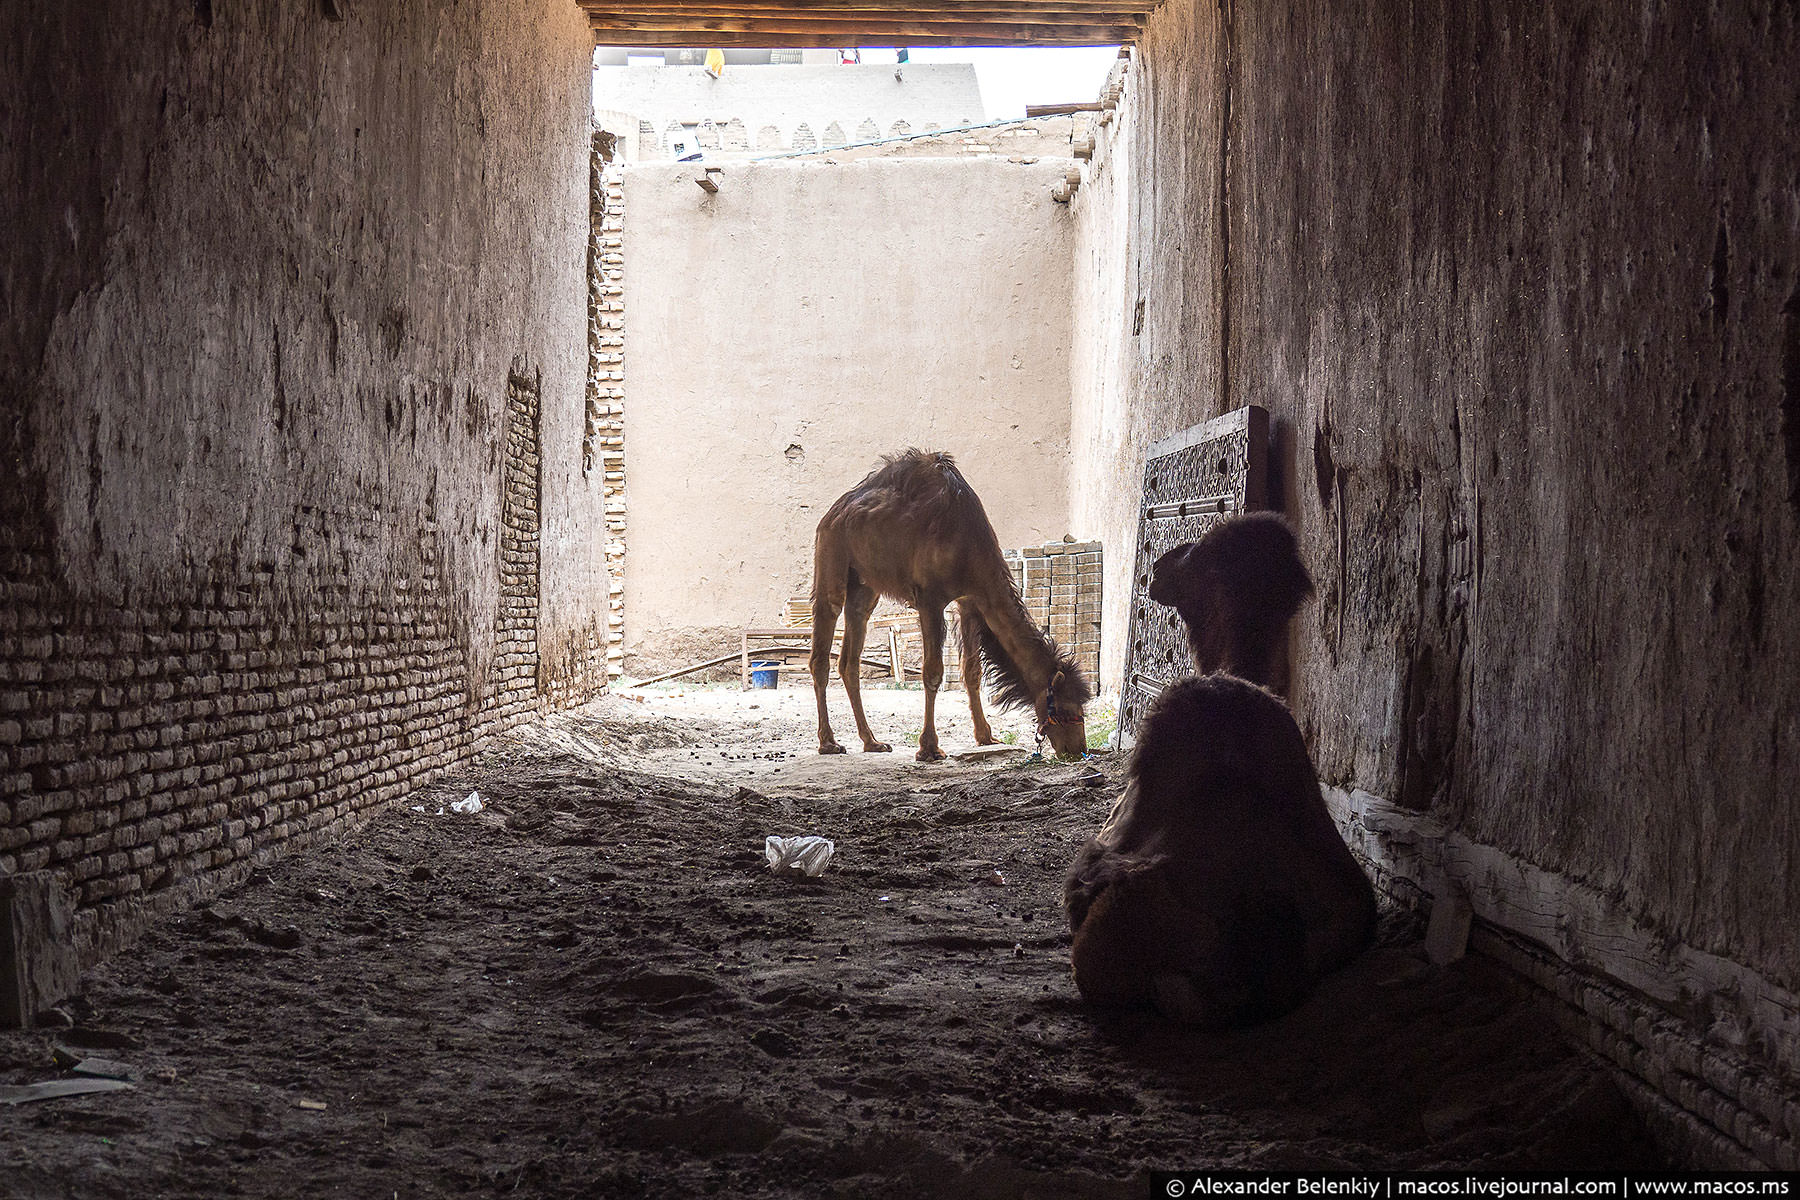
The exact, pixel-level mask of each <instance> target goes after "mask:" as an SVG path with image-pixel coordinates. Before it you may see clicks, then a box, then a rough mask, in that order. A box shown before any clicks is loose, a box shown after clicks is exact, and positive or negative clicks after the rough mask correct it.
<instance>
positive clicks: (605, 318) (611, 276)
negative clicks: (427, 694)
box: [582, 131, 625, 699]
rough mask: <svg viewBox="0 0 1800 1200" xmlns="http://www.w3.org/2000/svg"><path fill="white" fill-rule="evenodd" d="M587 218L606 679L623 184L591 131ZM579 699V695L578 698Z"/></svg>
mask: <svg viewBox="0 0 1800 1200" xmlns="http://www.w3.org/2000/svg"><path fill="white" fill-rule="evenodd" d="M592 162H593V167H592V194H593V200H592V204H591V207H590V214H589V218H590V219H589V228H590V230H591V238H592V243H591V248H590V251H589V259H588V384H587V433H586V438H585V441H584V443H583V449H582V469H583V470H584V471H586V472H588V473H589V474H592V473H593V472H595V471H599V472H600V473H601V496H602V502H603V504H604V506H605V513H606V570H607V574H608V576H609V577H610V580H611V582H610V584H609V591H608V595H607V610H606V644H605V646H604V647H603V649H602V653H603V655H604V662H605V675H606V679H607V680H611V679H616V678H617V677H618V676H620V675H621V674H623V672H624V662H623V660H624V658H625V648H624V643H625V582H624V580H625V179H624V174H623V171H622V168H621V166H620V164H619V163H618V161H617V155H616V154H615V153H614V152H613V146H612V144H611V138H610V137H609V135H607V134H605V133H603V132H600V131H596V132H595V134H594V153H593V160H592ZM583 698H584V699H585V697H583Z"/></svg>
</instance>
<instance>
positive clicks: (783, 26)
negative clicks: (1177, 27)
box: [595, 17, 1138, 38]
mask: <svg viewBox="0 0 1800 1200" xmlns="http://www.w3.org/2000/svg"><path fill="white" fill-rule="evenodd" d="M604 21H605V23H604V24H603V25H602V24H598V23H597V24H596V25H595V28H596V29H601V28H604V29H607V30H609V31H615V32H617V31H627V30H640V31H644V32H649V33H687V34H691V35H692V36H695V37H700V36H706V35H710V34H715V33H759V34H790V33H820V34H829V35H831V36H833V37H838V38H843V37H866V36H880V37H899V38H904V37H912V36H918V37H928V36H931V35H933V34H942V35H950V36H968V37H1032V36H1036V35H1037V34H1038V33H1039V32H1042V31H1050V32H1052V33H1055V34H1072V35H1074V36H1081V37H1089V36H1092V37H1102V36H1105V35H1104V34H1102V33H1100V32H1098V31H1100V30H1105V29H1119V28H1129V29H1130V30H1131V31H1132V32H1131V35H1130V36H1132V37H1136V36H1137V30H1138V25H1137V24H1136V22H1119V23H1115V24H1110V25H1104V24H1099V23H1082V24H1069V25H1063V24H1052V25H1044V24H1039V23H1036V22H1030V21H880V20H868V21H844V20H836V19H826V18H820V19H818V20H810V21H793V20H763V19H761V18H756V19H751V20H743V19H740V18H725V17H706V18H700V19H694V20H686V21H671V20H667V19H660V18H644V19H637V18H629V17H627V18H618V17H607V18H604Z"/></svg>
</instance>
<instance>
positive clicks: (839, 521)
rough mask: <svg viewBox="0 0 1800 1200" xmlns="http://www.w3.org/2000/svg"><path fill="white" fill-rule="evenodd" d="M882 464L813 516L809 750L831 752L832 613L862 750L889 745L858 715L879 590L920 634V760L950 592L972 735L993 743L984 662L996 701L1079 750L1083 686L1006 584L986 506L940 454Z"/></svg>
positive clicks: (1057, 742) (934, 746)
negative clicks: (1023, 708) (1032, 717)
mask: <svg viewBox="0 0 1800 1200" xmlns="http://www.w3.org/2000/svg"><path fill="white" fill-rule="evenodd" d="M881 461H882V465H881V466H880V467H878V468H876V470H875V471H874V472H872V473H871V474H870V475H869V476H868V478H866V479H864V480H863V481H862V482H861V483H859V484H857V485H856V486H855V487H853V488H851V489H850V490H849V491H847V492H845V493H844V494H843V495H842V496H839V497H838V499H837V502H836V503H835V504H833V505H832V506H831V508H830V509H829V510H827V512H826V513H825V516H824V517H823V518H822V519H821V520H820V521H819V532H818V536H817V537H816V539H815V540H814V543H813V591H812V614H813V625H812V659H811V663H810V666H811V668H812V678H813V694H814V696H815V697H816V698H817V700H818V705H819V753H820V754H842V753H844V748H843V747H842V746H840V745H838V743H837V739H836V738H834V737H833V736H832V733H831V719H830V718H829V717H828V716H827V715H826V711H825V689H826V686H827V685H828V684H829V683H830V679H831V674H830V672H831V639H832V634H833V632H834V631H835V630H836V628H837V619H838V613H839V612H842V613H843V614H844V644H843V649H842V650H841V651H840V652H839V654H838V675H839V677H840V678H842V679H843V681H844V691H846V692H848V693H849V695H850V711H851V712H853V713H854V714H856V732H857V733H859V734H860V735H862V742H863V750H864V751H865V752H867V751H882V750H891V749H893V747H891V746H889V745H888V744H887V743H885V742H878V741H876V740H875V734H874V733H873V732H872V731H871V730H870V729H869V722H868V719H867V718H866V717H864V716H863V706H862V685H861V680H860V677H859V671H860V666H861V662H862V651H863V641H864V638H865V637H866V635H867V633H868V624H869V614H870V613H871V612H873V611H874V608H875V602H876V600H877V599H878V598H879V597H881V596H891V597H893V598H894V599H896V600H900V601H903V602H904V603H906V604H909V605H911V606H912V607H913V608H914V609H916V610H917V611H918V614H919V633H920V634H921V636H922V637H923V638H924V642H925V671H924V678H925V725H924V728H923V729H922V730H920V732H919V753H918V754H917V756H916V757H917V758H918V760H919V761H920V762H936V761H937V760H939V759H941V758H943V757H944V752H943V751H942V750H940V749H938V740H937V727H936V725H935V724H934V720H935V718H934V716H933V712H934V709H935V707H936V704H937V690H938V687H939V686H940V685H941V684H942V683H943V682H944V607H945V605H947V604H949V603H950V602H952V601H955V603H956V610H957V613H958V615H959V616H960V618H961V621H962V664H963V665H962V674H963V686H964V687H965V688H967V689H968V693H969V712H970V715H971V717H972V718H973V721H974V725H975V740H976V741H977V742H978V743H980V744H981V745H983V746H987V745H992V744H993V743H994V741H995V740H996V739H995V737H994V734H993V731H992V730H991V729H990V728H989V727H988V723H987V717H986V716H985V715H984V714H983V713H982V711H981V665H982V662H983V661H984V660H985V661H986V663H987V669H988V672H989V674H990V676H991V682H992V683H993V685H994V696H995V699H996V700H997V701H998V702H999V703H1000V704H1002V705H1005V706H1009V707H1010V706H1014V705H1027V704H1028V705H1030V706H1031V707H1032V708H1033V709H1034V710H1035V711H1036V713H1037V721H1038V731H1039V732H1040V733H1041V734H1042V735H1043V736H1044V737H1046V738H1048V739H1049V740H1050V745H1051V747H1052V748H1053V749H1054V750H1055V751H1056V753H1057V754H1059V755H1062V756H1064V757H1068V758H1074V757H1078V756H1080V755H1081V754H1082V753H1083V752H1084V751H1085V750H1086V749H1087V728H1086V725H1085V724H1084V721H1085V717H1084V713H1083V707H1084V706H1085V705H1086V704H1087V702H1088V699H1089V697H1090V696H1091V695H1092V693H1091V692H1090V690H1089V688H1088V683H1087V680H1086V679H1085V678H1083V676H1082V673H1081V668H1080V667H1079V666H1077V665H1076V663H1075V660H1074V659H1073V658H1071V657H1070V656H1069V655H1067V654H1064V653H1062V652H1061V651H1060V650H1059V649H1058V648H1057V645H1056V643H1055V641H1053V640H1052V639H1051V638H1050V637H1049V635H1048V634H1046V633H1044V632H1043V631H1042V630H1041V629H1039V628H1038V627H1037V625H1036V624H1035V623H1033V621H1032V619H1031V615H1030V614H1029V613H1027V612H1026V611H1025V604H1024V602H1023V601H1022V600H1020V599H1019V593H1018V589H1017V588H1015V587H1014V586H1013V581H1012V574H1011V572H1009V571H1008V570H1007V569H1006V560H1005V558H1003V557H1002V556H1001V553H1000V539H999V538H998V537H996V536H995V535H994V527H993V525H991V524H989V522H988V518H987V513H986V511H985V510H983V508H982V507H981V501H980V499H979V498H977V497H976V495H975V489H973V488H971V487H970V486H969V484H968V481H967V480H965V479H964V478H963V477H962V473H961V472H959V471H958V470H957V469H956V463H955V462H954V461H953V460H952V459H951V457H950V456H949V455H948V454H942V453H927V452H925V451H922V450H905V451H902V452H901V453H898V454H887V455H883V456H882V460H881Z"/></svg>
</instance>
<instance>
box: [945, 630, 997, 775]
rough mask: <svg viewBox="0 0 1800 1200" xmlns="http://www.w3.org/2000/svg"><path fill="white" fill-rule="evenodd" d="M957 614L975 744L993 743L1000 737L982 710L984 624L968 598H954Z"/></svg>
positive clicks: (964, 678) (964, 686) (963, 671)
mask: <svg viewBox="0 0 1800 1200" xmlns="http://www.w3.org/2000/svg"><path fill="white" fill-rule="evenodd" d="M956 615H957V617H958V618H959V620H960V624H961V625H962V677H963V689H964V690H965V691H967V692H968V693H969V719H970V720H971V721H972V722H973V723H974V725H975V744H976V745H977V746H992V745H993V744H994V743H995V742H997V741H999V740H1000V739H999V738H997V737H995V736H994V731H993V730H992V729H990V728H988V722H987V714H986V713H984V712H982V711H981V631H982V630H983V629H986V628H987V626H986V624H985V623H983V621H982V619H981V614H980V613H979V612H977V611H976V610H975V606H974V605H973V604H970V603H969V602H968V601H967V600H958V601H957V602H956Z"/></svg>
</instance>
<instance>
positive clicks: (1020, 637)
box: [981, 599, 1056, 694]
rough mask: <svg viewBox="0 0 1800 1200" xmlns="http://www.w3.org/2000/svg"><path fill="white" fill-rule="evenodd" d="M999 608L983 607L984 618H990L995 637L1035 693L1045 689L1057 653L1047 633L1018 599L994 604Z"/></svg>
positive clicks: (1051, 673) (988, 620) (990, 626)
mask: <svg viewBox="0 0 1800 1200" xmlns="http://www.w3.org/2000/svg"><path fill="white" fill-rule="evenodd" d="M993 607H994V608H996V609H998V610H999V611H996V612H989V611H987V610H985V609H984V610H983V611H982V614H981V619H982V620H984V621H986V622H987V627H988V629H990V630H991V631H992V632H993V634H994V637H995V638H997V639H998V640H999V642H1000V646H1001V648H1002V649H1004V650H1005V651H1006V653H1007V657H1009V658H1011V659H1012V660H1013V664H1014V665H1015V666H1017V667H1018V668H1019V674H1020V676H1021V677H1022V678H1023V679H1024V680H1025V682H1026V683H1027V684H1028V685H1029V686H1030V688H1031V691H1032V692H1033V693H1034V694H1035V693H1039V692H1042V691H1043V690H1044V689H1045V688H1046V687H1048V686H1049V685H1050V677H1051V676H1052V675H1054V674H1055V673H1056V655H1055V653H1054V652H1053V651H1052V650H1051V649H1050V642H1049V640H1048V639H1047V638H1045V637H1044V631H1043V630H1041V629H1039V628H1038V627H1037V624H1036V622H1034V621H1033V620H1032V619H1031V614H1030V613H1028V612H1026V611H1025V606H1024V605H1022V604H1020V603H1019V602H1018V600H1017V599H1012V602H1011V603H1001V604H997V605H994V606H993Z"/></svg>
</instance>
